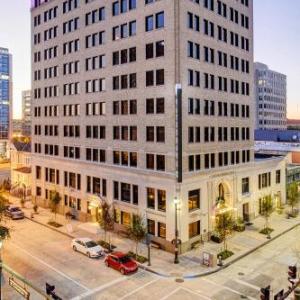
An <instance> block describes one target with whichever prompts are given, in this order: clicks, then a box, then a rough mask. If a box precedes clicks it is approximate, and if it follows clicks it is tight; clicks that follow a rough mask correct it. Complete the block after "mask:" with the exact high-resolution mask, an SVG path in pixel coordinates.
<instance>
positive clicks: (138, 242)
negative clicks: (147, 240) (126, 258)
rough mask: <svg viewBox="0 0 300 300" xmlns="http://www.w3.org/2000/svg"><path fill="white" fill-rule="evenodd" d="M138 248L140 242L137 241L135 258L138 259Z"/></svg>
mask: <svg viewBox="0 0 300 300" xmlns="http://www.w3.org/2000/svg"><path fill="white" fill-rule="evenodd" d="M138 246H139V242H138V241H137V242H136V244H135V258H137V256H138Z"/></svg>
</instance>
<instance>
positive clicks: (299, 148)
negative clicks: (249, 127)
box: [255, 141, 300, 164]
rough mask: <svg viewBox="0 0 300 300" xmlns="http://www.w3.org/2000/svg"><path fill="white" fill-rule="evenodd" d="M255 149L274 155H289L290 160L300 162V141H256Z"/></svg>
mask: <svg viewBox="0 0 300 300" xmlns="http://www.w3.org/2000/svg"><path fill="white" fill-rule="evenodd" d="M255 150H256V152H257V153H268V154H273V155H283V156H286V155H289V156H290V162H291V163H293V164H300V143H299V142H298V143H295V142H294V143H288V142H274V141H256V142H255Z"/></svg>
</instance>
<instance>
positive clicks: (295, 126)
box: [287, 119, 300, 131]
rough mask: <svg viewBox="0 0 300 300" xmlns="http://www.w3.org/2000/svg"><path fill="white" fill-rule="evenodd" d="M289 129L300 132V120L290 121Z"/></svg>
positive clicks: (288, 121)
mask: <svg viewBox="0 0 300 300" xmlns="http://www.w3.org/2000/svg"><path fill="white" fill-rule="evenodd" d="M287 127H288V130H299V131H300V120H297V119H288V120H287Z"/></svg>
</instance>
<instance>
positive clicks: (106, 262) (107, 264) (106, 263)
mask: <svg viewBox="0 0 300 300" xmlns="http://www.w3.org/2000/svg"><path fill="white" fill-rule="evenodd" d="M105 265H106V266H107V267H108V268H109V263H108V261H107V260H106V261H105Z"/></svg>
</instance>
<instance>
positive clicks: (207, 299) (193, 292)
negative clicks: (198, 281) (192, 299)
mask: <svg viewBox="0 0 300 300" xmlns="http://www.w3.org/2000/svg"><path fill="white" fill-rule="evenodd" d="M181 289H183V290H185V291H188V292H190V293H192V294H195V295H197V296H199V297H201V298H203V299H206V300H211V298H209V297H207V296H205V295H203V294H202V293H201V292H200V291H197V292H196V291H193V290H191V289H188V288H186V287H181Z"/></svg>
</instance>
